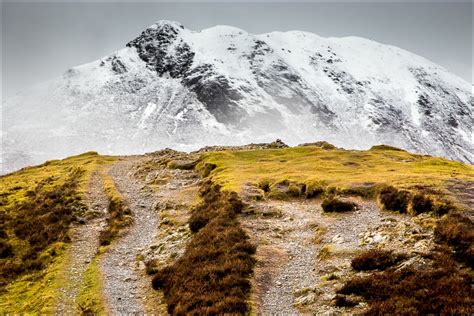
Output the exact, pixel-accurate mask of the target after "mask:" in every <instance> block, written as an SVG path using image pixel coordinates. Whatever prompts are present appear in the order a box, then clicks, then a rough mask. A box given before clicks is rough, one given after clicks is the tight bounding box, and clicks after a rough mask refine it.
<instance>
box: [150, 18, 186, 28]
mask: <svg viewBox="0 0 474 316" xmlns="http://www.w3.org/2000/svg"><path fill="white" fill-rule="evenodd" d="M147 29H154V30H158V29H159V30H166V29H184V26H183V24H181V23H179V22H176V21H171V20H159V21H157V22H155V23H153V24H152V25H150V26H149V27H147Z"/></svg>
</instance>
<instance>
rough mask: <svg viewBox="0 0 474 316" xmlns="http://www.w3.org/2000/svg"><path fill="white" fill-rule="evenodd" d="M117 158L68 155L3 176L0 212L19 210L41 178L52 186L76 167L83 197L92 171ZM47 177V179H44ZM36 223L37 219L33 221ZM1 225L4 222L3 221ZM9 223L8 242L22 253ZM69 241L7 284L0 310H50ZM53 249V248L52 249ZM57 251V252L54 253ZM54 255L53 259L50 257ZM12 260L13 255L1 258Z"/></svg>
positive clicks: (47, 252) (67, 177)
mask: <svg viewBox="0 0 474 316" xmlns="http://www.w3.org/2000/svg"><path fill="white" fill-rule="evenodd" d="M116 159H117V158H115V157H110V156H100V155H98V154H97V153H95V152H88V153H85V154H82V155H78V156H73V157H69V158H66V159H63V160H54V161H48V162H46V163H44V164H42V165H38V166H35V167H27V168H23V169H21V170H19V171H17V172H13V173H10V174H7V175H3V176H0V215H2V213H3V214H7V215H8V214H10V215H13V214H14V213H13V212H15V211H16V208H15V205H18V204H21V203H22V202H25V201H27V200H28V198H29V197H28V194H29V192H30V191H31V190H34V188H35V187H37V185H38V184H39V183H40V182H41V183H44V186H43V188H44V189H45V190H48V189H53V188H55V187H57V186H59V185H62V184H64V183H65V182H67V181H70V180H71V179H70V175H71V174H72V173H73V172H74V170H81V172H80V173H79V172H78V173H76V174H77V176H78V177H80V178H79V179H77V180H78V187H77V194H78V195H79V196H80V198H81V199H84V198H85V192H86V189H87V184H88V181H89V178H90V176H91V174H92V173H93V172H94V171H95V170H98V169H100V168H102V167H103V166H106V165H108V164H111V163H113V162H114V161H116ZM46 179H48V181H45V180H46ZM31 225H34V223H31ZM0 226H1V225H0ZM11 230H12V228H11V227H9V226H7V227H6V231H5V233H6V234H7V236H8V237H7V238H8V239H7V240H8V242H9V243H10V244H11V245H12V246H13V247H14V253H15V254H21V253H22V248H24V246H25V245H24V243H25V242H26V241H22V240H20V239H18V238H17V237H16V236H15V233H14V232H13V231H11ZM66 248H67V244H64V243H62V242H54V243H52V244H51V245H49V246H48V248H47V249H46V250H45V251H44V253H43V252H42V253H41V254H39V256H38V257H40V258H43V257H44V260H43V263H44V264H46V265H47V266H46V267H45V268H44V269H43V270H40V271H33V272H29V273H27V274H25V275H22V276H20V277H19V278H17V279H15V280H14V281H13V282H11V283H10V284H7V285H6V286H5V287H4V288H3V289H2V291H0V314H2V315H3V314H5V313H6V312H10V313H13V312H14V313H26V314H30V313H31V314H40V313H47V314H51V313H53V312H54V310H53V309H54V305H55V302H56V299H57V298H58V294H59V293H57V289H58V288H59V285H60V284H61V282H63V280H64V278H61V276H60V274H61V271H63V265H64V264H67V256H66V252H65V251H64V250H65V249H66ZM53 249H54V251H53ZM52 252H54V253H55V254H54V256H51V253H52ZM51 258H53V260H51ZM2 260H11V258H6V259H0V261H2Z"/></svg>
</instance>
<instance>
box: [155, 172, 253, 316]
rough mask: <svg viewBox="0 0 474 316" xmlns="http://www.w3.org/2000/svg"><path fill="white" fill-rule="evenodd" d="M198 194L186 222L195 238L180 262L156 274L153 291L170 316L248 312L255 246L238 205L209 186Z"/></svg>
mask: <svg viewBox="0 0 474 316" xmlns="http://www.w3.org/2000/svg"><path fill="white" fill-rule="evenodd" d="M200 193H201V197H202V199H203V201H202V202H201V203H200V204H199V205H198V206H197V207H195V208H194V209H193V214H192V217H191V219H190V221H189V225H190V227H191V229H192V231H193V232H195V235H194V236H193V238H192V239H191V241H190V242H189V244H188V245H187V247H186V250H185V253H184V254H183V256H182V257H180V258H179V259H178V260H177V261H176V262H175V263H174V264H172V265H170V266H167V267H165V268H163V269H161V270H159V271H158V272H157V273H156V274H155V276H154V278H153V282H152V285H153V288H154V289H161V290H162V291H163V293H164V297H165V301H166V303H167V305H168V312H169V313H170V314H171V315H188V314H189V315H221V314H245V313H248V311H249V310H248V306H247V304H246V301H247V299H248V297H249V293H250V281H249V278H250V276H251V274H252V271H253V266H254V264H255V259H254V258H253V254H254V253H255V247H254V246H252V245H251V244H250V242H249V241H248V236H247V235H246V234H245V232H244V231H243V230H242V229H241V228H240V225H239V222H238V220H237V218H236V215H237V214H238V213H240V212H241V210H242V207H243V205H242V202H241V201H240V199H238V196H237V195H236V194H235V193H229V192H221V191H220V187H219V186H217V185H213V184H212V183H211V182H209V181H208V182H206V183H205V184H204V185H203V186H202V189H201V192H200Z"/></svg>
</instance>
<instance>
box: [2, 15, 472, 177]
mask: <svg viewBox="0 0 474 316" xmlns="http://www.w3.org/2000/svg"><path fill="white" fill-rule="evenodd" d="M310 35H311V36H310ZM468 86H470V84H469V83H467V82H465V81H464V80H462V79H461V78H458V77H457V76H455V75H453V74H450V73H449V72H448V71H446V69H444V68H442V67H441V66H439V65H436V64H434V63H432V62H430V61H428V60H427V59H425V58H423V57H420V56H417V55H415V54H412V53H409V52H407V51H404V50H402V49H399V48H396V47H394V46H388V45H383V44H380V43H377V42H374V41H371V40H366V39H362V38H357V37H345V38H340V39H337V38H323V37H320V36H318V35H316V34H313V33H309V32H303V31H288V32H272V33H265V34H260V35H253V34H249V33H247V32H245V31H243V30H240V29H238V28H235V27H230V26H215V27H212V28H208V29H205V30H201V31H190V30H188V29H186V28H184V26H183V25H182V24H180V23H178V22H170V21H160V22H158V23H155V24H152V25H151V26H150V27H148V28H147V29H145V30H144V31H143V32H142V33H141V34H140V35H139V36H137V37H136V38H135V39H133V40H132V41H130V42H128V43H127V44H126V48H124V49H121V50H119V51H117V52H115V53H113V54H110V55H109V56H106V57H104V58H101V59H99V60H96V61H94V62H91V63H88V64H84V65H81V66H78V67H74V68H72V69H70V70H68V71H66V72H65V74H64V75H63V76H62V77H61V78H57V79H54V80H52V81H50V82H49V83H47V84H45V85H43V87H40V88H36V91H31V90H30V91H29V92H27V93H25V94H23V95H21V96H18V97H16V98H12V99H9V100H7V102H6V103H5V105H4V108H5V113H4V117H5V119H6V120H5V125H6V126H5V142H4V146H5V147H4V148H5V150H4V153H5V154H4V162H3V165H4V166H3V168H4V169H5V170H14V169H15V168H18V167H22V166H24V165H27V164H32V163H38V162H41V161H44V160H46V159H52V158H60V157H64V156H67V155H70V154H74V153H78V152H83V151H88V150H99V151H101V152H104V153H110V154H131V153H142V152H146V151H152V150H155V149H157V148H164V147H174V148H176V149H180V150H193V149H197V148H199V147H202V146H205V145H222V144H228V145H237V144H243V143H246V142H249V141H258V142H265V141H270V140H272V139H275V138H282V139H283V140H284V141H285V142H287V143H289V144H292V145H295V144H297V143H303V142H307V141H312V140H314V139H325V140H328V141H329V142H331V143H334V144H336V145H338V146H341V147H346V148H356V149H365V148H369V147H370V146H372V145H375V144H380V143H386V144H389V145H394V146H398V147H402V148H404V149H407V150H414V151H416V152H419V153H428V154H431V155H439V156H444V157H448V158H451V159H457V160H461V161H464V162H472V161H473V157H472V137H469V134H470V130H469V126H471V125H472V124H471V123H472V95H471V93H470V89H468V88H469V87H468ZM40 105H43V108H41V109H40V110H38V107H39V106H40ZM295 122H298V124H295ZM86 137H87V138H88V139H87V141H85V138H86ZM51 143H53V144H51ZM58 144H61V145H60V146H58ZM32 156H33V157H32ZM22 159H23V160H22Z"/></svg>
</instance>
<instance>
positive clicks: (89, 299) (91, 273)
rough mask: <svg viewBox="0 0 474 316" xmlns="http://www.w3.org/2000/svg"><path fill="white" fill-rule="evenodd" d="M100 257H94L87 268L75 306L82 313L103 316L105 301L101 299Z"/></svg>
mask: <svg viewBox="0 0 474 316" xmlns="http://www.w3.org/2000/svg"><path fill="white" fill-rule="evenodd" d="M99 259H100V256H96V257H95V258H94V259H93V260H92V262H91V263H90V264H89V266H88V267H87V270H86V272H85V274H84V279H83V281H82V285H81V289H80V290H79V295H78V296H77V304H78V305H79V308H80V309H82V312H83V313H87V314H91V313H92V314H94V315H104V314H105V303H104V302H105V301H104V297H103V294H102V293H103V292H102V289H103V284H102V275H101V273H100V268H99Z"/></svg>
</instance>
